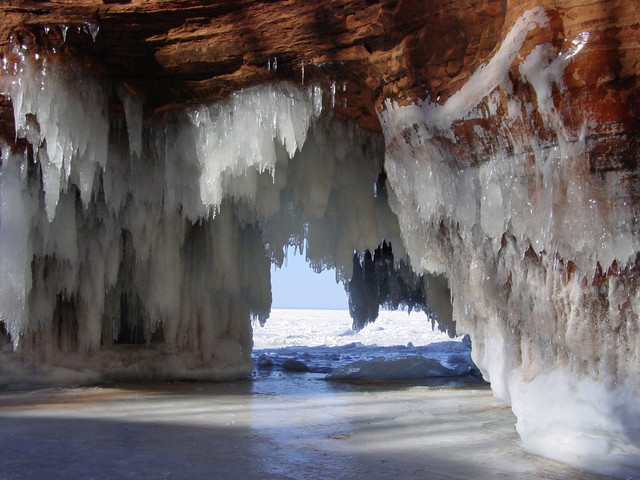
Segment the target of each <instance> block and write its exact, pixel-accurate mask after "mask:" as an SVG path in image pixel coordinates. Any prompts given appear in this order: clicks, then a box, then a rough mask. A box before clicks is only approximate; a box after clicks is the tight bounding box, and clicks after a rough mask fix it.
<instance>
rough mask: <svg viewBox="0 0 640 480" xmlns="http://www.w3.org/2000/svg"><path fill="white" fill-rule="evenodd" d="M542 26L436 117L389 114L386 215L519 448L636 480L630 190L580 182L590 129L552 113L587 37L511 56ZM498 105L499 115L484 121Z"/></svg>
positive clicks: (639, 433) (537, 12)
mask: <svg viewBox="0 0 640 480" xmlns="http://www.w3.org/2000/svg"><path fill="white" fill-rule="evenodd" d="M548 23H549V21H548V18H547V15H546V13H545V12H544V10H543V9H542V8H541V7H539V8H535V9H533V10H530V11H528V12H526V13H524V14H523V16H522V17H521V18H520V19H518V20H517V21H516V22H515V23H514V25H513V27H512V29H511V30H510V32H509V33H508V35H507V36H506V37H505V39H504V41H503V42H502V44H501V45H500V47H499V48H498V49H497V50H496V53H495V54H494V56H493V58H492V59H491V60H490V61H489V62H487V63H486V64H485V65H482V66H481V67H480V68H479V69H478V71H477V72H475V73H474V74H473V75H472V77H471V78H470V79H469V81H468V82H467V84H465V85H464V86H463V87H462V88H461V89H460V90H459V91H458V92H457V93H456V94H455V95H453V96H451V97H450V98H449V99H448V100H447V101H446V102H445V103H444V104H442V105H439V104H436V103H432V102H431V101H429V100H428V99H427V100H426V101H424V102H420V103H418V104H415V105H409V106H399V105H398V104H396V103H395V102H394V101H392V100H388V101H387V103H386V105H385V109H384V110H383V111H382V112H381V114H380V120H381V123H382V126H383V131H384V135H385V139H386V143H387V150H386V163H385V166H386V170H387V173H388V179H389V184H390V186H391V189H392V190H393V193H394V195H392V196H390V200H391V203H392V209H393V210H394V212H395V213H396V214H397V215H398V218H399V220H400V226H401V230H402V236H403V239H404V242H405V246H406V248H407V251H408V253H409V256H410V258H411V264H412V265H413V267H414V268H416V269H417V270H418V271H419V272H435V273H438V274H443V275H445V276H446V277H447V278H448V284H449V287H450V289H451V295H452V296H451V298H452V301H453V308H454V311H453V317H454V319H455V320H456V324H457V328H458V331H459V332H469V333H470V334H471V337H472V340H473V345H474V350H473V357H474V360H475V362H476V364H477V365H478V366H479V367H480V369H481V370H482V371H483V374H484V376H485V378H486V379H487V380H489V381H491V385H492V388H493V390H494V392H495V393H496V395H498V396H499V397H500V398H502V399H504V400H506V401H510V402H511V403H512V405H513V410H514V412H515V413H516V415H517V416H518V431H519V433H520V434H521V436H522V439H523V442H524V445H525V447H526V448H528V449H530V450H531V451H533V452H536V453H540V454H543V455H546V456H553V457H554V458H557V459H559V460H562V461H566V462H569V463H571V464H573V465H576V466H579V467H584V468H588V469H591V470H596V471H601V472H605V473H608V474H611V473H615V474H617V475H622V476H624V475H627V474H628V472H629V471H634V472H635V474H637V473H638V462H637V459H638V458H640V421H639V420H638V419H639V418H640V416H639V415H638V412H639V411H640V401H639V400H638V399H639V398H640V375H639V373H638V372H640V344H639V343H638V331H639V329H640V325H639V323H638V318H639V313H640V293H639V290H638V286H637V282H636V281H635V276H634V275H633V274H631V272H632V271H635V269H637V259H638V252H639V251H640V243H639V239H640V235H638V233H639V232H638V224H637V219H636V218H635V216H634V212H633V209H632V207H631V205H629V204H628V202H627V200H626V199H625V191H626V190H625V188H626V187H625V180H628V178H626V177H625V175H628V174H626V173H624V172H615V171H612V172H604V173H602V174H601V175H600V176H595V175H592V174H591V172H590V171H589V158H588V154H589V131H590V128H591V126H592V125H591V124H590V120H589V118H588V116H587V115H588V114H587V113H586V112H585V117H584V118H583V122H582V124H581V126H580V127H578V129H577V130H576V129H572V128H570V127H569V126H568V125H565V122H564V120H563V117H562V115H561V113H560V112H559V111H558V110H557V108H556V107H555V105H554V101H553V98H552V92H553V91H554V89H560V90H561V89H563V88H564V86H563V82H562V79H563V73H564V70H565V68H566V67H567V66H568V65H569V64H570V62H571V61H572V59H573V58H575V57H576V56H577V55H580V52H581V51H582V50H583V49H584V48H588V40H589V32H583V33H581V34H580V35H578V36H577V37H576V38H575V39H568V40H567V41H565V43H564V44H563V45H561V46H560V48H557V47H554V46H553V45H551V44H546V43H545V44H542V45H538V46H535V48H533V49H532V50H530V49H524V48H522V47H523V43H524V42H525V39H526V38H527V33H528V32H531V31H532V30H534V29H539V28H540V29H544V28H547V26H548ZM518 74H519V75H518ZM514 79H516V80H514ZM514 81H519V82H523V83H524V84H525V85H526V86H527V87H530V88H531V91H532V92H533V98H531V99H525V98H524V97H523V96H521V95H520V96H519V95H518V90H516V89H515V87H514V83H513V82H514ZM520 91H522V88H520ZM499 105H502V106H501V107H500V108H503V107H504V105H506V106H507V111H508V115H504V116H503V117H497V115H496V112H497V109H498V106H499ZM475 119H491V120H493V121H495V120H499V121H500V122H501V123H499V124H498V126H495V124H494V123H490V122H487V124H491V125H492V127H491V129H488V128H486V127H483V126H482V125H484V124H483V123H482V122H479V123H477V124H475V127H474V131H475V134H476V135H477V139H478V140H477V144H474V145H471V146H470V147H471V148H472V149H473V148H476V149H477V150H475V151H473V152H472V155H470V156H469V157H468V158H466V159H461V158H458V157H457V156H456V155H455V154H452V153H450V152H452V151H456V149H455V145H456V142H458V141H465V140H463V139H458V138H457V137H456V126H459V124H460V123H461V122H465V121H466V122H469V121H471V120H475ZM540 122H541V123H542V125H543V127H542V128H543V134H541V135H538V132H537V131H536V130H535V129H533V128H532V127H531V126H532V125H536V124H539V123H540ZM469 124H470V123H467V125H469ZM485 128H486V129H485ZM608 128H609V129H610V131H615V129H616V125H615V124H612V125H610V126H608ZM574 412H575V413H574ZM634 469H635V470H634Z"/></svg>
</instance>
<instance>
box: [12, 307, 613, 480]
mask: <svg viewBox="0 0 640 480" xmlns="http://www.w3.org/2000/svg"><path fill="white" fill-rule="evenodd" d="M274 314H275V315H274V318H273V319H272V320H273V321H272V323H271V328H268V327H269V323H268V324H267V327H265V329H263V330H262V333H260V330H259V329H258V328H257V329H256V338H255V343H256V346H257V347H262V350H263V351H262V352H257V353H256V355H257V356H259V355H260V354H263V353H264V352H265V351H267V352H268V353H269V355H270V356H271V357H274V358H275V359H276V361H275V365H274V366H273V367H272V368H267V369H256V371H255V372H254V374H253V376H252V378H251V379H248V380H245V381H240V382H233V383H173V384H112V385H102V386H99V387H81V388H60V389H40V390H21V391H20V390H14V391H8V390H5V391H4V392H3V391H2V390H0V432H1V433H0V478H1V479H3V480H4V479H31V478H47V479H68V478H83V479H112V478H122V479H157V478H184V479H200V478H216V479H234V480H235V479H239V478H241V479H296V480H299V479H309V480H313V479H323V480H325V479H360V478H367V479H389V478H397V479H403V478H405V479H424V478H429V479H436V480H437V479H495V478H505V479H506V478H508V479H515V478H517V479H542V478H544V479H585V480H590V479H597V478H602V477H597V476H590V475H587V474H584V473H583V472H579V471H577V470H574V469H572V468H570V467H568V466H566V465H563V464H560V463H557V462H553V461H550V460H545V459H542V458H539V457H535V456H532V455H528V454H526V453H524V452H523V451H522V449H521V443H520V440H519V438H518V436H517V434H516V432H515V428H514V424H515V417H514V416H513V414H512V413H511V410H510V409H509V408H508V406H507V405H505V404H504V403H503V402H501V401H500V400H498V399H496V398H495V397H494V396H493V395H492V393H491V391H490V390H489V388H488V387H487V386H486V385H481V384H477V382H476V383H475V384H474V382H473V381H470V380H469V377H468V376H465V377H461V378H462V380H460V379H459V380H458V381H457V382H456V381H452V380H451V379H447V380H442V379H441V380H433V379H423V380H420V381H402V382H401V381H395V382H380V381H378V382H367V383H353V382H351V383H346V382H329V381H326V380H325V374H324V373H322V372H321V371H320V370H322V368H324V367H323V365H324V366H325V367H326V366H327V365H329V366H331V367H335V366H337V365H339V364H341V363H342V362H343V361H345V360H363V359H368V358H375V357H382V358H386V359H391V358H394V356H396V357H397V356H398V355H400V356H402V355H404V354H406V353H407V352H409V353H410V354H411V355H412V356H415V355H418V354H421V353H424V354H425V355H426V356H429V355H431V358H438V359H440V360H441V361H443V362H445V360H446V359H445V357H446V353H447V352H450V351H454V350H458V351H461V349H462V350H464V346H463V345H462V344H461V342H460V341H459V339H458V340H456V341H450V340H449V339H448V338H447V337H446V336H440V334H438V333H435V332H432V331H431V328H430V324H429V323H428V322H427V320H426V317H424V315H417V316H414V315H411V316H407V315H406V314H404V313H402V312H398V313H394V314H386V313H384V312H383V313H382V314H381V318H380V323H376V324H374V325H372V326H370V327H367V329H365V330H363V331H362V332H359V333H357V334H355V333H348V328H344V329H343V326H344V325H343V324H344V322H345V321H347V322H348V315H347V319H345V318H343V317H344V315H343V314H344V312H342V313H339V312H334V313H326V312H325V313H319V312H300V311H288V312H287V311H280V312H278V311H276V312H274ZM322 315H324V320H323V321H322V322H320V320H321V319H320V318H319V316H322ZM300 316H303V317H305V318H306V319H307V320H312V321H311V322H300V320H301V318H299V317H300ZM314 316H317V318H316V317H314ZM314 319H317V320H318V322H316V323H314V322H313V320H314ZM398 319H400V322H398ZM291 322H295V328H293V324H292V323H291ZM321 324H322V325H324V327H321V326H320V325H321ZM347 327H348V324H347ZM425 327H427V328H425ZM385 331H386V333H385ZM336 332H337V333H336ZM342 334H344V335H342ZM267 337H268V338H267ZM285 337H290V338H285ZM293 337H295V338H297V340H296V339H294V338H293ZM300 339H303V340H304V341H305V342H308V343H309V344H310V345H315V346H314V347H311V348H308V349H305V348H302V347H290V348H286V349H284V350H278V349H277V348H276V347H280V348H282V345H283V343H281V341H282V342H285V343H286V342H290V343H299V340H300ZM411 339H412V341H413V342H414V346H413V347H411V346H409V347H406V344H407V343H408V342H409V341H411ZM434 340H435V341H436V342H446V343H445V344H442V345H438V344H436V345H435V346H434V345H431V348H430V349H429V347H427V346H424V345H423V344H425V343H429V342H430V341H434ZM322 344H326V345H327V346H321V345H322ZM373 344H375V345H377V346H373ZM394 344H396V345H404V347H393V346H392V345H394ZM266 347H270V348H269V349H267V350H265V348H266ZM336 352H337V356H336V355H334V354H336ZM394 352H395V353H394ZM458 353H459V352H458ZM305 354H308V355H305ZM285 357H287V358H291V359H301V360H304V361H305V362H307V363H308V365H309V367H310V368H311V370H312V372H309V373H292V372H287V371H284V370H283V369H282V368H280V366H279V365H280V363H279V362H281V361H282V360H283V358H285ZM347 357H349V358H347ZM314 370H315V371H314ZM465 379H466V380H465ZM451 384H457V386H451Z"/></svg>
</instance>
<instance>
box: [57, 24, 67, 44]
mask: <svg viewBox="0 0 640 480" xmlns="http://www.w3.org/2000/svg"><path fill="white" fill-rule="evenodd" d="M58 28H60V33H62V41H63V42H65V43H66V41H67V31H68V30H69V25H65V24H60V25H58Z"/></svg>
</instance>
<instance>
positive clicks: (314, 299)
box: [271, 248, 349, 310]
mask: <svg viewBox="0 0 640 480" xmlns="http://www.w3.org/2000/svg"><path fill="white" fill-rule="evenodd" d="M294 250H295V249H293V248H291V249H289V253H288V255H287V262H286V264H285V265H283V266H282V268H275V267H271V293H272V295H273V304H272V308H304V309H324V310H333V309H340V310H346V309H348V308H349V304H348V301H347V293H346V292H345V291H344V287H343V286H342V283H336V275H335V271H334V270H323V271H322V272H321V273H315V272H314V271H313V270H311V267H309V264H308V263H307V262H306V260H305V257H304V254H303V255H294V254H293V251H294Z"/></svg>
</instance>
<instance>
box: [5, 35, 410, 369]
mask: <svg viewBox="0 0 640 480" xmlns="http://www.w3.org/2000/svg"><path fill="white" fill-rule="evenodd" d="M58 61H59V58H58V57H57V56H56V55H55V54H54V53H53V52H48V53H46V54H42V53H35V52H32V51H29V49H27V48H26V47H23V46H20V45H16V46H15V47H14V50H13V55H11V56H8V57H5V59H4V67H3V69H2V72H1V74H0V90H1V91H2V93H3V94H4V95H6V96H7V97H8V98H10V100H11V102H12V103H13V109H14V116H15V125H16V138H17V139H23V140H22V141H23V143H26V147H25V148H23V149H22V150H20V149H15V150H12V149H11V148H9V147H8V146H7V145H3V146H2V148H1V150H2V166H1V169H0V270H1V272H2V275H1V276H0V325H1V326H2V328H3V329H4V331H5V334H6V336H8V338H9V339H10V340H11V342H12V345H13V348H14V349H15V354H14V356H19V357H21V358H24V359H26V360H28V361H32V362H33V361H35V362H38V363H41V364H46V365H53V366H56V367H67V368H76V369H77V368H78V366H82V368H86V369H90V370H93V371H95V372H98V373H99V374H106V375H108V376H111V377H128V378H132V377H134V378H135V377H141V378H176V377H178V378H231V377H238V376H241V375H245V374H247V373H248V372H249V371H250V370H251V368H252V362H251V357H250V353H251V346H252V338H251V335H252V332H251V321H250V319H251V318H253V319H255V320H258V321H260V322H264V321H265V320H266V318H267V317H268V314H269V310H270V307H271V291H270V276H269V275H270V273H269V272H270V264H271V262H275V263H276V264H278V265H281V264H282V262H283V258H284V255H285V251H286V248H288V247H289V246H292V247H294V248H302V246H303V244H304V243H305V242H306V247H307V248H306V250H307V257H308V260H309V261H310V262H311V263H312V265H313V266H314V268H316V269H322V268H328V267H335V268H336V272H337V279H348V278H349V277H350V275H351V268H352V256H353V252H354V251H356V250H357V251H365V250H367V249H374V248H375V247H376V246H377V245H378V244H379V243H380V241H381V240H382V239H387V240H390V241H393V242H395V243H397V244H398V245H401V244H402V243H401V241H400V240H399V229H398V223H397V219H396V218H395V216H394V215H393V214H392V213H391V211H390V209H389V207H388V204H387V203H386V202H383V203H380V202H378V201H376V198H375V195H374V183H375V180H376V179H377V177H378V175H379V172H380V169H381V168H382V152H383V144H382V142H381V140H379V139H375V138H373V137H372V136H371V135H369V134H365V133H363V132H362V131H361V130H360V129H359V128H358V127H356V126H354V125H350V124H348V123H347V122H344V121H342V120H339V119H337V118H334V117H333V116H332V115H331V112H328V113H326V114H324V115H322V113H323V102H325V103H327V102H331V101H332V98H331V96H330V95H329V96H326V95H325V97H324V99H323V91H322V89H321V88H320V87H318V86H305V87H304V88H302V87H300V86H296V85H292V84H287V83H281V84H278V85H266V86H263V87H254V88H248V89H245V90H241V91H238V92H236V93H235V94H233V95H232V96H231V97H230V98H229V99H227V100H226V101H222V102H218V103H214V104H209V105H203V106H199V107H192V108H189V109H186V110H184V111H180V113H168V114H166V115H163V116H161V117H155V118H150V119H147V120H145V119H144V118H143V107H142V99H141V98H140V97H139V96H138V95H137V94H136V92H135V91H134V90H132V89H131V88H128V86H127V85H126V84H118V83H116V82H112V81H107V80H101V79H99V78H97V77H95V76H92V75H89V74H88V73H86V72H85V71H83V70H82V69H81V68H80V67H77V66H73V65H66V66H65V67H64V68H63V67H60V66H59V65H57V63H58ZM114 105H116V107H117V106H119V108H121V109H122V111H123V112H124V115H123V117H124V120H119V119H118V118H116V117H115V116H112V113H113V112H110V108H111V109H113V108H116V107H114ZM399 249H400V250H401V247H399ZM132 344H133V345H138V347H136V348H132V347H131V345H132ZM127 345H128V346H127ZM4 368H5V370H6V369H7V368H9V366H8V364H5V366H4ZM5 373H6V372H5Z"/></svg>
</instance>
